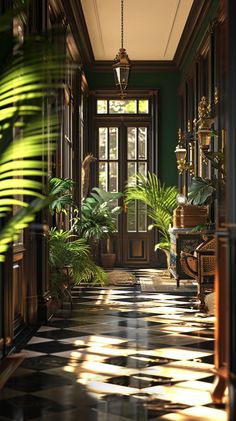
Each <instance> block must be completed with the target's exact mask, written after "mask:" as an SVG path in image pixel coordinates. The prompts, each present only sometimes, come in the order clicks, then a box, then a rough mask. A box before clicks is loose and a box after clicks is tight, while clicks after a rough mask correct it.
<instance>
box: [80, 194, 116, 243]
mask: <svg viewBox="0 0 236 421" xmlns="http://www.w3.org/2000/svg"><path fill="white" fill-rule="evenodd" d="M122 196H123V194H122V193H121V192H117V193H114V192H106V191H104V190H102V189H100V188H98V187H94V188H93V189H92V191H91V193H90V195H89V196H88V197H87V198H86V199H84V201H83V202H82V206H81V216H80V218H78V219H77V221H76V224H75V225H74V226H75V229H76V230H77V232H78V234H79V236H81V237H83V238H86V240H87V241H89V242H90V243H91V242H92V243H93V242H98V241H99V240H101V239H104V238H108V237H110V236H111V235H112V234H113V233H114V232H115V231H116V229H117V215H119V213H120V212H121V206H118V205H117V201H118V199H120V198H121V197H122Z"/></svg>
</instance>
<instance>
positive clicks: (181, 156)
mask: <svg viewBox="0 0 236 421" xmlns="http://www.w3.org/2000/svg"><path fill="white" fill-rule="evenodd" d="M175 156H176V162H177V169H178V171H179V174H183V172H184V171H187V170H189V171H190V174H191V175H192V174H193V173H194V169H193V165H192V164H189V163H188V162H186V157H187V149H186V148H185V146H184V143H183V136H182V131H181V129H179V130H178V144H177V146H176V148H175Z"/></svg>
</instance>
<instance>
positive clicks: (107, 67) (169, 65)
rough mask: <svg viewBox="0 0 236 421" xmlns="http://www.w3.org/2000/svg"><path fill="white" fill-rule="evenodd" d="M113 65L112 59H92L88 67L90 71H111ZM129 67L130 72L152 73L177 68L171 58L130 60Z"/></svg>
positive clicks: (172, 70)
mask: <svg viewBox="0 0 236 421" xmlns="http://www.w3.org/2000/svg"><path fill="white" fill-rule="evenodd" d="M112 65H113V61H112V60H99V61H95V60H94V61H93V63H92V64H91V65H90V67H89V71H91V72H95V73H96V72H104V73H106V72H109V73H110V72H111V69H112ZM130 67H131V69H132V73H139V72H140V73H153V72H164V71H165V72H175V71H177V70H178V69H177V68H176V65H175V62H174V61H172V60H166V61H164V60H163V61H161V60H160V61H156V60H147V61H144V60H131V66H130Z"/></svg>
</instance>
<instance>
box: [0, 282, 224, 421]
mask: <svg viewBox="0 0 236 421" xmlns="http://www.w3.org/2000/svg"><path fill="white" fill-rule="evenodd" d="M213 334H214V318H213V317H208V316H206V315H204V314H200V313H199V312H198V308H197V302H196V300H195V298H194V296H191V295H189V294H188V295H187V296H185V295H180V294H179V293H178V294H177V293H176V294H175V293H160V294H159V293H157V292H153V293H152V292H150V293H147V292H141V289H140V286H139V285H135V286H132V287H131V286H127V287H125V286H122V287H107V288H98V287H96V288H89V289H85V290H83V291H81V289H74V291H73V304H72V308H71V306H70V303H64V305H63V309H61V310H59V311H58V312H57V314H56V315H55V316H54V317H53V318H52V319H51V320H50V321H49V322H48V324H47V325H45V326H42V327H41V328H40V329H39V330H38V331H37V333H36V334H35V336H34V337H33V338H31V340H30V341H29V342H28V344H26V346H25V349H23V350H22V352H23V353H25V354H26V358H25V360H24V362H23V363H22V365H21V366H20V367H19V368H18V369H17V370H16V372H15V373H14V375H13V376H12V377H11V378H10V379H9V380H8V382H7V383H6V385H5V387H4V389H3V390H2V391H1V395H0V420H1V421H4V420H6V421H7V420H17V421H23V420H36V421H41V420H45V421H55V420H56V421H62V420H63V421H131V420H136V421H149V420H150V421H157V420H163V421H164V420H166V421H168V420H169V421H172V420H173V421H192V420H195V421H202V420H204V421H207V420H208V421H210V420H213V419H214V420H215V421H224V420H226V412H225V408H224V406H223V407H219V406H218V407H216V406H214V405H213V404H212V399H211V390H212V382H213V380H214V377H213V368H214V365H213V362H214V359H213V341H214V336H213Z"/></svg>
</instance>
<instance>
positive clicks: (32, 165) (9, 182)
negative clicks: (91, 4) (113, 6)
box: [0, 31, 62, 261]
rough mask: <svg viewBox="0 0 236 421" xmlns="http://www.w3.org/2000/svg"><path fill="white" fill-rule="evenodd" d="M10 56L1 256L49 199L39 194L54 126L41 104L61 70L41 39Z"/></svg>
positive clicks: (4, 101) (3, 123)
mask: <svg viewBox="0 0 236 421" xmlns="http://www.w3.org/2000/svg"><path fill="white" fill-rule="evenodd" d="M0 32H1V31H0ZM36 45H37V48H35V47H36ZM0 55H1V53H0ZM10 56H11V51H10V54H9V56H8V60H7V64H6V63H5V64H6V65H5V66H4V62H2V63H1V64H2V67H1V73H0V218H1V219H3V218H6V217H7V218H6V219H4V223H5V224H4V226H3V228H2V229H1V231H0V259H1V261H3V260H4V253H5V252H6V251H7V248H8V247H9V245H10V243H11V241H13V240H15V239H16V238H17V235H18V234H19V232H20V231H21V230H22V229H23V228H24V227H26V226H27V225H28V224H29V223H30V222H32V221H33V219H34V215H35V213H36V212H37V211H39V210H41V209H42V208H43V207H44V206H47V205H48V204H49V203H50V202H51V201H52V200H53V199H54V196H51V197H50V198H46V197H45V195H44V194H43V193H42V190H43V183H42V178H43V177H44V176H45V172H46V168H47V165H46V164H45V162H44V161H45V157H47V156H48V154H50V153H51V152H52V151H53V150H54V149H55V141H56V139H57V138H58V137H59V134H58V127H59V126H58V120H57V118H56V116H53V115H50V117H46V116H47V114H45V113H43V107H44V104H45V103H46V102H45V99H46V98H49V97H50V96H53V95H55V92H56V91H55V89H57V88H58V87H59V86H61V83H58V82H57V80H58V76H59V75H61V69H62V68H61V67H60V66H59V63H60V61H59V58H58V55H57V54H55V53H54V52H53V51H52V50H51V47H49V46H48V45H47V44H46V43H45V42H44V41H43V40H38V39H37V41H35V40H34V48H32V40H31V41H29V42H28V41H26V43H25V45H24V47H23V49H22V50H21V51H20V50H19V51H18V53H17V54H15V55H14V56H12V58H11V60H9V57H10ZM3 58H5V56H4V57H3ZM49 75H50V77H49ZM53 79H54V80H55V82H52V80H53ZM43 115H44V117H43V118H42V116H43ZM16 206H17V208H18V209H16ZM12 214H14V216H12ZM6 221H7V222H6Z"/></svg>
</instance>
